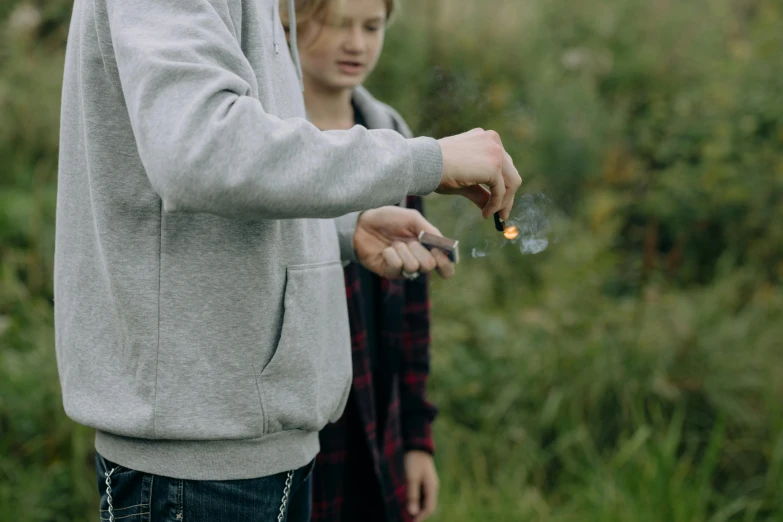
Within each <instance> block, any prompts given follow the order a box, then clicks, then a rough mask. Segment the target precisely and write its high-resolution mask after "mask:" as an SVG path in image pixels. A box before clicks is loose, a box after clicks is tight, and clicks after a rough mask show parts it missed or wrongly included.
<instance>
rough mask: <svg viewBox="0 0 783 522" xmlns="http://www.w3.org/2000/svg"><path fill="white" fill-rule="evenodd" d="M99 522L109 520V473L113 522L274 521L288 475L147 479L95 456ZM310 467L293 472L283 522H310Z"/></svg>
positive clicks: (155, 476) (151, 477)
mask: <svg viewBox="0 0 783 522" xmlns="http://www.w3.org/2000/svg"><path fill="white" fill-rule="evenodd" d="M95 461H96V462H95V467H96V471H97V476H98V493H99V495H100V497H101V508H100V509H101V517H100V518H101V520H103V521H108V520H110V516H109V495H108V488H107V485H106V472H107V471H109V470H111V469H114V472H112V473H111V477H110V478H111V499H112V500H111V505H112V510H111V511H112V513H113V515H114V520H116V521H117V522H178V521H186V522H238V521H240V520H241V521H243V522H244V521H248V522H276V521H277V520H278V516H279V515H280V507H281V506H282V504H283V492H284V489H285V485H286V479H287V478H288V473H281V474H279V475H272V476H271V477H263V478H258V479H249V480H226V481H200V480H181V479H173V478H167V477H161V476H158V475H150V474H148V473H142V472H139V471H134V470H132V469H128V468H125V467H122V466H118V465H116V464H114V463H112V462H109V461H108V460H105V459H104V458H103V457H101V456H100V455H98V456H96V459H95ZM312 469H313V464H312V463H311V464H310V465H308V466H305V467H303V468H300V469H298V470H296V471H295V472H294V474H293V480H292V482H291V489H290V495H289V497H288V502H287V504H286V509H285V514H284V516H283V518H282V519H281V520H284V521H286V522H310V514H311V508H312V504H311V503H312V499H311V488H312V483H311V476H310V475H311V473H312Z"/></svg>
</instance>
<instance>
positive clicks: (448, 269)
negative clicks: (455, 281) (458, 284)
mask: <svg viewBox="0 0 783 522" xmlns="http://www.w3.org/2000/svg"><path fill="white" fill-rule="evenodd" d="M432 256H433V257H434V258H435V262H436V263H437V266H438V268H437V270H438V273H439V274H440V276H441V277H442V278H443V279H449V278H451V277H454V263H452V262H451V260H450V259H449V256H447V255H446V254H445V253H444V252H442V251H441V250H438V249H437V248H435V249H433V250H432Z"/></svg>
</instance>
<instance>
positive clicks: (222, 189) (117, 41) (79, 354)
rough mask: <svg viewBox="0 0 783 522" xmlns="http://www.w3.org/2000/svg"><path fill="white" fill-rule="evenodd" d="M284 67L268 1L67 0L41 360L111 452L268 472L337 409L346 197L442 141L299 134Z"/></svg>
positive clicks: (347, 249) (248, 473) (311, 448)
mask: <svg viewBox="0 0 783 522" xmlns="http://www.w3.org/2000/svg"><path fill="white" fill-rule="evenodd" d="M293 56H294V57H295V56H296V54H295V53H294V55H293ZM297 65H298V64H297V63H296V62H295V60H294V58H293V57H292V53H290V52H289V49H288V48H287V45H286V41H285V33H284V31H283V27H282V25H281V23H280V19H279V15H278V0H132V1H131V0H76V1H75V4H74V11H73V18H72V22H71V30H70V34H69V40H68V49H67V55H66V66H65V77H64V85H63V104H62V120H61V147H60V167H59V182H58V183H59V185H58V199H57V236H56V254H55V322H56V325H55V326H56V348H57V361H58V367H59V372H60V380H61V384H62V391H63V402H64V406H65V410H66V412H67V414H68V415H69V416H70V417H71V418H72V419H74V420H75V421H77V422H79V423H82V424H84V425H87V426H92V427H94V428H96V430H97V435H96V447H97V449H98V451H100V452H101V453H102V454H103V455H104V456H105V457H106V458H108V459H109V460H111V461H114V462H116V463H118V464H121V465H123V466H126V467H129V468H132V469H136V470H140V471H144V472H148V473H154V474H159V475H165V476H170V477H176V478H184V479H203V480H225V479H242V478H252V477H261V476H267V475H271V474H275V473H279V472H282V471H287V470H291V469H295V468H298V467H300V466H303V465H305V464H307V463H308V462H310V461H311V460H312V459H313V458H314V457H315V455H316V453H317V451H318V435H317V432H318V431H319V430H320V429H321V428H322V427H323V426H324V425H325V424H326V423H327V422H329V421H330V420H331V421H333V420H336V419H337V418H338V417H339V416H340V414H341V413H342V411H343V409H344V407H345V403H346V398H347V395H348V391H349V386H350V378H351V366H350V365H351V354H350V341H349V328H348V320H347V309H346V303H345V290H344V286H343V272H342V263H341V259H342V260H349V259H351V258H352V255H353V247H352V237H353V230H354V228H355V224H356V218H357V214H355V213H353V214H352V212H356V211H359V210H362V209H367V208H372V207H379V206H382V205H388V204H395V203H397V202H399V201H401V200H402V199H403V197H404V195H405V194H417V195H424V194H427V193H430V192H432V191H433V190H434V189H435V188H436V187H437V185H438V183H439V181H440V178H441V172H442V156H441V152H440V148H439V146H438V144H437V142H435V141H434V140H432V139H428V138H418V139H405V138H404V137H403V136H401V135H400V134H398V133H397V132H394V131H392V130H373V131H368V130H366V129H363V128H361V127H355V128H354V129H352V130H349V131H340V132H320V131H319V130H318V129H316V128H315V127H314V126H313V125H311V124H310V123H308V122H307V121H306V119H305V110H304V103H303V99H302V95H301V92H300V90H301V87H300V85H301V84H300V82H301V78H298V77H297V68H298V67H297ZM335 218H336V219H335Z"/></svg>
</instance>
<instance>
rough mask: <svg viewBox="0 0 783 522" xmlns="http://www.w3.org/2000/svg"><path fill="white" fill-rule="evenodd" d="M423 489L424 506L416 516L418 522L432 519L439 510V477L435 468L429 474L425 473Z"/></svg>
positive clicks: (422, 483)
mask: <svg viewBox="0 0 783 522" xmlns="http://www.w3.org/2000/svg"><path fill="white" fill-rule="evenodd" d="M421 486H422V487H421V489H422V490H423V495H424V505H423V506H422V510H421V512H420V513H419V514H418V516H416V522H422V521H423V520H426V519H427V518H429V517H431V516H432V515H433V514H434V513H435V510H436V509H437V508H438V488H439V484H438V476H437V475H436V473H435V470H434V468H433V469H432V470H431V472H429V473H425V474H424V477H423V478H422V482H421Z"/></svg>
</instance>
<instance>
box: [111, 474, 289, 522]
mask: <svg viewBox="0 0 783 522" xmlns="http://www.w3.org/2000/svg"><path fill="white" fill-rule="evenodd" d="M115 469H117V468H112V469H111V470H110V471H107V472H105V473H104V475H106V497H107V501H108V503H109V522H114V505H113V504H112V502H113V499H112V497H111V476H112V474H113V473H114V470H115ZM293 482H294V472H293V471H289V472H288V476H287V477H286V479H285V488H284V489H283V498H282V500H281V502H280V514H279V515H277V522H283V520H285V511H286V508H287V507H288V497H290V496H291V485H292V484H293Z"/></svg>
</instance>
